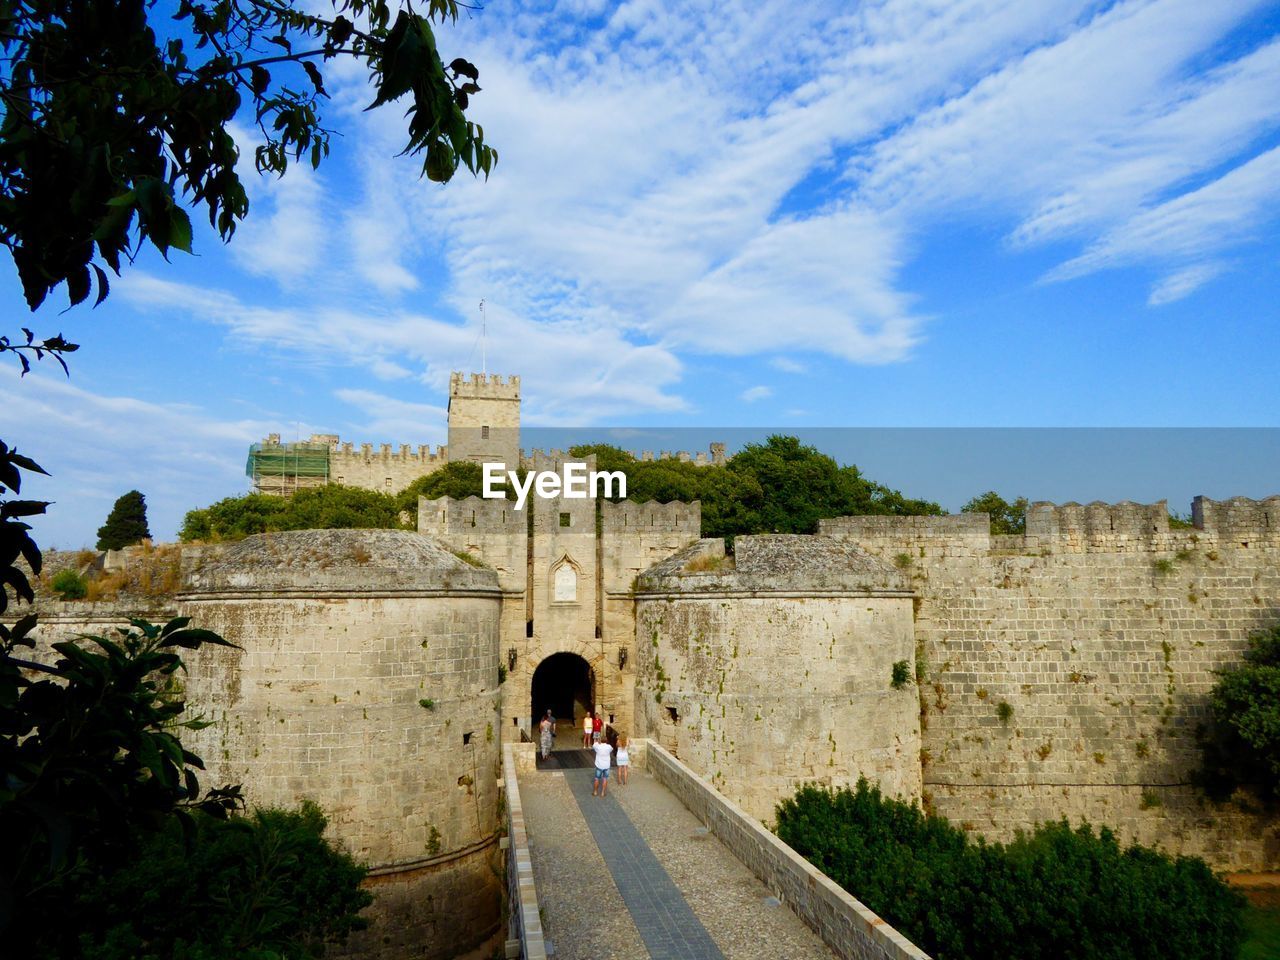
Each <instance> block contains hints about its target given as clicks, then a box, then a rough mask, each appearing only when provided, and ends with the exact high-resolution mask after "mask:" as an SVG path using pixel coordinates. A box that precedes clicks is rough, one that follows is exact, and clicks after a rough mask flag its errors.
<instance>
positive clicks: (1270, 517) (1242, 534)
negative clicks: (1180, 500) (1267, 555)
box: [1191, 496, 1280, 544]
mask: <svg viewBox="0 0 1280 960" xmlns="http://www.w3.org/2000/svg"><path fill="white" fill-rule="evenodd" d="M1191 520H1192V522H1193V523H1194V524H1195V525H1196V527H1197V528H1198V529H1200V530H1202V531H1204V532H1205V533H1216V534H1218V536H1219V537H1222V538H1224V539H1231V540H1238V541H1240V542H1241V544H1247V543H1250V542H1253V541H1262V542H1278V541H1280V496H1275V497H1267V499H1265V500H1250V499H1248V498H1247V497H1232V498H1231V499H1230V500H1210V499H1209V498H1208V497H1196V498H1195V500H1193V501H1192V502H1191Z"/></svg>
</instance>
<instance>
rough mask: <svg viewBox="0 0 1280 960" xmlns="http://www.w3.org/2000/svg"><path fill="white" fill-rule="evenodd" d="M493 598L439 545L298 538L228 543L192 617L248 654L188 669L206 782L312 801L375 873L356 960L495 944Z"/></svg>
mask: <svg viewBox="0 0 1280 960" xmlns="http://www.w3.org/2000/svg"><path fill="white" fill-rule="evenodd" d="M499 596H500V595H499V590H498V587H497V583H496V577H495V575H494V574H493V573H492V572H491V571H484V570H477V569H475V568H472V567H469V566H466V565H464V564H463V563H462V562H461V561H459V560H457V559H455V558H454V557H453V556H452V555H450V554H449V553H448V552H446V551H445V550H444V549H442V548H440V547H438V546H436V545H435V544H434V543H433V542H432V541H431V540H429V539H427V538H425V537H419V536H417V535H415V534H410V533H404V532H399V531H382V530H378V531H373V530H370V531H364V530H359V531H357V530H333V531H299V532H295V533H286V534H275V535H261V536H258V537H251V538H249V539H248V540H246V541H243V542H242V543H240V544H235V545H232V546H231V547H230V548H228V549H227V550H226V552H225V553H224V555H223V557H222V558H221V559H220V560H218V561H217V562H215V563H212V564H209V565H206V567H205V568H204V569H203V570H201V571H200V572H198V573H197V574H194V575H193V576H192V577H191V580H190V592H189V593H187V594H185V595H184V597H183V598H182V603H181V609H182V612H183V613H184V614H185V615H187V616H190V617H192V619H193V621H194V622H196V623H198V624H200V625H201V626H203V627H207V628H209V629H212V630H215V631H217V632H219V633H221V634H222V635H223V636H224V637H226V638H227V639H228V640H231V641H233V642H234V643H236V644H238V646H239V649H231V648H205V649H202V650H200V651H197V652H195V653H193V654H190V655H188V656H186V657H185V658H184V659H185V660H186V662H187V667H188V670H187V680H186V683H187V697H188V700H189V702H190V703H191V704H192V708H193V709H195V710H199V711H202V712H203V713H204V714H205V716H206V718H207V719H210V720H212V721H213V724H212V725H211V726H209V727H208V728H206V729H204V730H201V731H193V732H191V733H190V734H188V735H187V736H185V737H184V740H185V741H186V742H188V745H189V746H190V747H191V749H193V750H194V751H195V752H196V753H198V754H200V755H201V756H202V757H203V758H204V760H205V763H206V767H207V773H206V774H205V775H204V776H203V777H202V779H203V780H204V782H205V783H207V784H221V783H242V784H244V787H245V794H246V797H247V798H248V800H249V802H250V803H251V804H264V805H293V804H296V803H297V802H299V801H300V800H302V799H303V798H309V799H311V800H314V801H315V802H316V803H318V804H319V805H320V807H321V808H322V809H323V810H324V811H325V813H326V814H327V816H328V817H329V821H330V828H329V832H330V836H332V837H333V838H334V839H336V840H337V841H338V842H340V843H342V844H344V845H345V846H346V847H347V848H348V849H350V850H351V852H352V853H353V854H355V855H356V856H357V857H358V858H360V859H362V860H364V861H365V862H367V863H368V864H369V865H370V866H371V867H372V869H373V881H372V888H373V891H374V894H375V898H376V899H375V902H374V905H373V906H372V907H371V908H370V911H371V916H372V919H373V921H374V923H373V925H372V927H371V928H370V930H369V931H367V932H366V933H365V934H362V935H361V936H360V937H359V938H358V939H357V940H355V941H353V943H352V946H351V952H352V953H353V954H354V955H359V956H362V957H377V958H403V957H410V956H412V957H429V958H437V957H439V958H443V957H452V956H455V955H456V954H458V953H460V952H464V951H466V950H468V949H471V948H472V947H475V946H477V945H479V944H480V943H482V942H483V941H484V940H486V939H487V938H488V937H489V936H490V935H491V934H492V933H493V932H494V931H496V929H497V926H498V921H499V903H500V884H499V882H498V880H497V877H498V876H499V875H500V874H499V873H498V872H496V871H495V870H494V867H495V863H496V857H497V852H496V830H497V789H496V775H497V763H498V751H499V729H498V722H499V715H498V709H497V704H498V676H497V674H498V618H499Z"/></svg>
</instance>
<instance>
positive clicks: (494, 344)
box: [0, 0, 1280, 548]
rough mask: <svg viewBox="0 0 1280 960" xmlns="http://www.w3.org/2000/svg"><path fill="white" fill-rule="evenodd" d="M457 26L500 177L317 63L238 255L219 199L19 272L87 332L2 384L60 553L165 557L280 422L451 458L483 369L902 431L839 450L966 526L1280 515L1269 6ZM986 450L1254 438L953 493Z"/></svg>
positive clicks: (341, 70) (458, 45)
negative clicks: (295, 126)
mask: <svg viewBox="0 0 1280 960" xmlns="http://www.w3.org/2000/svg"><path fill="white" fill-rule="evenodd" d="M439 37H440V44H441V50H442V53H443V55H444V58H445V60H446V61H448V60H450V59H452V58H453V57H454V56H458V55H461V56H465V57H466V58H467V59H469V60H471V61H472V62H473V63H475V65H476V66H477V67H478V68H479V71H480V86H481V87H482V92H481V93H480V94H478V95H476V96H475V97H474V98H473V100H472V105H471V108H470V110H469V111H468V113H469V116H471V118H472V119H473V120H475V121H477V122H479V123H481V124H482V125H483V126H484V130H485V135H486V139H487V141H488V142H490V143H491V144H492V145H494V146H496V147H497V148H498V150H499V153H500V160H499V163H498V166H497V168H496V169H495V171H494V174H493V176H491V177H490V178H489V179H488V180H487V181H485V180H484V179H472V178H471V177H470V176H469V175H467V174H466V173H465V172H464V173H463V174H460V175H459V176H458V177H456V178H455V179H454V181H453V182H452V183H449V184H447V185H438V184H433V183H430V182H428V181H426V180H425V179H421V178H420V177H419V171H420V165H419V163H418V162H417V161H416V160H415V159H414V158H411V157H400V156H397V154H398V153H399V152H400V150H401V148H402V147H403V143H404V139H405V127H404V119H403V117H402V111H401V110H400V109H399V108H398V107H397V106H395V105H392V106H390V107H387V108H382V109H380V110H376V111H372V112H368V113H366V112H364V107H365V106H367V104H368V103H369V101H370V100H371V99H372V93H371V89H370V87H369V86H368V82H367V76H365V75H362V74H361V72H360V69H359V66H358V64H341V63H333V64H330V65H329V66H328V67H327V68H326V87H327V88H328V90H329V91H330V93H331V95H332V99H331V101H330V102H329V103H328V104H327V105H326V113H325V116H324V119H325V121H326V124H327V125H328V126H330V127H332V128H333V129H335V130H336V131H339V132H340V134H341V135H340V136H335V138H334V143H333V150H332V153H331V156H330V158H329V159H328V160H327V161H326V162H325V163H324V164H323V165H322V166H321V167H320V169H319V170H318V171H315V172H313V171H311V170H310V169H307V168H304V167H295V168H293V169H291V170H290V171H289V172H288V174H287V175H286V176H285V177H284V178H283V179H279V180H276V179H271V178H262V177H259V176H258V175H257V174H256V173H255V172H254V171H253V169H252V147H253V145H254V139H253V135H252V132H251V130H252V127H251V124H250V123H248V122H245V123H243V124H242V125H238V126H237V128H236V131H235V133H236V136H237V140H238V141H239V142H240V143H241V144H242V147H243V154H244V157H245V162H244V169H243V170H242V176H243V178H244V179H245V181H246V183H247V186H248V189H249V191H250V197H251V210H250V214H249V217H248V219H247V220H246V221H245V222H244V224H243V225H242V226H241V227H240V228H239V230H237V232H236V234H235V237H234V239H233V240H232V241H231V242H230V244H227V245H224V244H223V243H222V242H221V241H220V240H219V239H218V237H217V236H216V235H215V234H214V233H213V232H212V231H211V230H209V229H208V228H207V226H206V227H205V228H204V229H203V230H201V229H200V224H201V223H202V222H203V223H206V224H207V221H202V219H201V214H200V213H199V212H196V213H194V215H193V221H194V222H195V223H196V225H197V231H196V237H195V251H194V255H192V256H188V255H185V254H183V253H180V252H174V253H173V254H172V256H171V262H168V263H166V262H165V261H164V260H163V259H161V258H160V257H159V256H157V255H155V254H154V253H153V252H149V251H144V252H143V254H142V255H141V256H139V258H138V260H137V262H136V263H135V264H134V265H132V266H131V267H129V268H127V269H126V271H125V273H124V275H123V276H122V277H121V278H119V279H118V280H113V283H112V292H111V296H110V298H109V299H108V300H107V301H106V303H104V304H103V305H102V306H101V307H98V308H97V309H90V308H89V307H87V306H81V307H76V308H72V309H71V310H66V311H64V305H65V298H64V297H60V296H59V295H58V293H57V292H55V294H54V295H53V296H52V297H51V298H50V303H49V304H47V305H46V306H44V307H42V308H41V309H40V310H39V311H37V313H36V314H35V315H34V316H31V315H29V314H28V313H27V311H26V307H25V306H24V305H23V302H22V298H21V294H20V290H19V287H18V284H17V280H16V275H15V274H14V271H13V269H12V265H11V264H9V263H5V264H4V265H3V266H0V297H3V298H4V300H3V302H5V303H7V304H8V305H9V310H8V311H7V312H6V314H5V318H6V319H5V321H4V330H5V332H8V333H14V332H16V328H17V327H19V326H22V325H25V326H30V327H32V328H33V329H34V330H35V331H36V332H37V333H38V334H40V335H42V336H43V335H48V334H51V333H54V332H62V333H64V334H65V335H66V336H67V337H68V338H69V339H71V340H73V341H76V342H79V343H81V344H82V345H83V346H82V349H81V350H80V352H78V353H77V354H75V355H74V356H72V357H71V358H70V363H71V375H70V377H69V378H67V377H64V376H63V375H62V374H61V371H60V370H58V369H57V368H56V367H54V366H52V365H50V364H48V363H46V364H43V365H41V366H40V367H39V368H38V369H37V370H35V371H34V372H33V373H31V374H30V375H28V376H27V377H26V378H24V379H22V380H21V381H20V380H19V377H18V376H17V370H16V368H11V367H12V364H10V365H8V366H5V367H0V405H2V407H3V409H5V410H7V411H10V416H9V417H6V421H7V423H6V431H7V435H6V436H5V438H4V439H5V440H6V441H7V442H9V443H10V444H11V445H16V446H17V447H18V448H19V449H20V450H21V451H22V452H23V453H26V454H28V455H30V456H32V457H34V458H35V459H36V460H37V461H38V462H40V463H41V464H42V465H43V466H44V467H45V468H46V469H47V470H49V471H50V473H51V474H52V475H53V476H52V477H51V478H48V479H45V478H38V479H36V480H31V481H29V482H28V484H27V486H26V487H24V491H23V492H24V494H27V495H31V496H36V497H40V498H44V499H49V500H53V501H55V505H54V506H53V507H51V508H50V513H49V515H48V516H47V517H45V518H42V519H40V520H39V521H37V523H36V534H37V538H38V539H39V541H40V542H41V543H42V545H44V546H57V547H65V548H70V547H78V546H81V545H85V544H91V543H92V541H93V540H94V539H95V532H96V530H97V527H98V526H99V525H100V524H101V523H102V521H103V520H104V519H105V517H106V514H107V512H108V510H109V509H110V506H111V504H112V502H113V501H114V500H115V498H116V497H118V496H119V495H120V494H122V493H124V492H125V491H126V490H129V489H133V488H136V489H139V490H141V491H142V492H143V493H144V494H145V495H146V496H147V499H148V504H149V507H150V516H151V520H152V530H153V533H154V534H155V535H156V537H157V538H159V539H171V538H172V537H173V536H174V535H175V533H176V530H177V527H178V525H179V524H180V522H181V518H182V515H183V513H184V512H185V511H186V510H188V509H191V508H193V507H199V506H204V505H207V504H209V503H211V502H213V501H214V500H217V499H220V498H221V497H225V496H232V495H237V494H239V493H242V492H244V491H245V490H246V489H247V487H248V481H247V479H246V478H245V476H244V462H245V455H246V453H247V448H248V445H249V444H250V443H252V442H254V441H256V440H260V439H262V438H263V437H264V436H266V434H268V433H280V434H282V435H283V436H284V437H285V438H286V439H294V438H297V437H302V438H306V437H307V436H309V435H310V434H311V433H313V432H324V433H338V434H340V435H341V436H342V438H343V439H344V440H351V441H354V442H356V443H361V442H371V443H375V444H377V443H384V442H387V443H395V444H400V443H410V444H420V443H430V444H432V445H434V444H437V443H441V442H443V441H444V439H445V404H446V402H447V391H448V376H449V372H450V371H451V370H455V369H460V370H466V371H470V370H478V369H480V368H481V365H482V353H483V363H484V365H485V366H486V367H487V369H488V371H489V372H491V373H504V374H510V373H518V374H520V375H521V376H522V392H523V396H524V410H523V413H524V422H525V424H527V425H528V426H530V427H531V428H546V430H548V431H550V432H549V433H548V434H547V436H553V435H554V432H555V431H556V430H559V429H562V428H568V427H574V428H593V429H595V430H598V431H600V435H601V436H602V437H606V438H608V437H614V436H626V435H627V434H626V432H625V431H619V430H618V429H617V428H620V427H628V428H648V429H651V430H655V431H657V432H659V433H661V432H662V431H669V430H675V431H682V432H687V434H686V435H687V436H689V437H692V438H694V439H699V440H702V439H705V440H710V439H716V436H715V435H716V433H717V430H719V431H720V432H721V433H732V431H735V430H740V431H747V434H746V435H750V436H754V435H757V434H762V433H765V432H768V431H769V430H787V431H791V432H802V431H806V430H808V431H812V430H815V429H817V428H850V429H852V428H859V429H861V428H903V429H901V430H900V431H898V436H897V438H896V439H895V440H894V442H893V443H891V444H888V446H889V447H894V448H896V449H899V450H903V451H905V450H907V449H909V448H910V449H912V450H913V451H914V452H913V453H912V454H911V455H910V456H906V455H905V454H903V455H902V456H900V457H899V458H898V459H897V460H893V459H892V458H891V457H890V458H887V459H886V456H885V454H884V450H885V449H887V447H886V446H885V445H884V444H880V445H879V446H877V444H876V443H873V442H871V439H870V438H871V436H872V435H871V434H860V433H858V432H856V431H853V432H848V431H846V432H845V433H843V434H841V435H840V436H839V437H838V438H835V437H836V435H834V434H822V433H817V434H814V436H826V437H827V438H828V439H829V440H830V444H831V445H833V446H834V447H838V448H839V449H838V450H837V449H833V450H832V451H831V452H833V453H835V454H837V455H838V457H839V459H841V460H842V461H843V462H854V463H858V464H859V466H860V467H862V468H863V470H864V472H865V473H867V474H868V475H870V476H872V477H874V478H875V479H883V480H885V481H886V482H892V483H893V485H895V486H898V487H900V488H901V489H903V491H904V492H905V493H907V494H909V495H915V496H930V497H932V498H934V499H938V500H940V501H941V502H943V504H944V506H948V507H949V508H950V509H956V508H958V506H959V505H960V504H961V503H963V502H964V500H966V499H968V497H969V496H972V495H974V494H976V493H980V492H982V490H983V489H987V488H989V487H995V488H997V489H1000V490H1001V491H1002V492H1005V493H1006V494H1007V495H1009V496H1011V497H1012V496H1016V495H1019V494H1024V495H1028V496H1031V497H1032V498H1033V499H1037V498H1041V497H1042V496H1043V497H1044V498H1053V499H1060V500H1066V499H1076V500H1087V499H1092V498H1094V497H1095V496H1096V497H1101V498H1105V499H1122V498H1126V497H1129V498H1134V499H1139V498H1142V499H1158V498H1159V497H1161V496H1169V497H1170V498H1171V499H1176V498H1185V497H1187V496H1190V495H1191V494H1193V493H1195V492H1202V493H1206V494H1209V495H1212V496H1217V497H1222V496H1230V495H1236V494H1240V495H1248V496H1266V495H1269V494H1274V493H1280V470H1275V469H1270V467H1271V466H1272V465H1275V464H1277V463H1280V459H1278V458H1280V439H1278V438H1280V431H1277V430H1276V429H1275V428H1280V405H1278V404H1277V403H1276V394H1277V390H1276V367H1277V364H1276V357H1277V356H1278V355H1280V332H1278V331H1280V324H1277V319H1278V317H1277V314H1278V313H1280V269H1278V268H1280V224H1278V218H1277V214H1278V213H1280V107H1278V106H1277V104H1280V4H1278V3H1274V2H1273V3H1260V2H1243V0H1214V2H1212V3H1206V2H1204V0H1130V2H1120V3H1098V2H1079V0H1074V2H1073V0H1037V2H1034V3H1027V2H1025V0H1003V2H1001V0H933V2H923V0H902V2H882V3H863V4H856V5H855V4H851V3H848V2H839V0H837V2H824V0H811V2H808V3H804V4H796V3H773V2H768V0H757V2H753V3H750V4H747V3H740V2H735V0H714V2H712V0H688V2H684V3H681V4H674V3H661V2H656V0H635V2H626V3H621V4H611V3H604V2H598V0H545V2H528V3H522V2H517V0H492V2H487V3H485V4H484V6H483V9H480V10H475V11H470V12H464V15H463V17H462V18H460V19H459V21H458V22H457V23H456V24H454V25H450V26H445V27H442V28H441V29H440V31H439ZM481 300H484V302H485V317H486V326H487V337H485V339H484V344H483V349H482V345H481V337H480V321H481V313H480V310H479V304H480V301H481ZM978 427H981V428H1018V432H1017V433H1008V434H1001V433H999V432H996V433H992V434H990V436H993V437H997V438H999V437H1005V438H1013V437H1021V436H1029V435H1031V434H1034V433H1035V431H1034V430H1033V431H1031V434H1027V433H1026V432H1025V431H1026V429H1027V428H1131V427H1141V428H1162V429H1168V428H1199V429H1201V430H1202V428H1226V427H1231V428H1269V429H1252V430H1231V431H1222V430H1219V431H1217V432H1215V433H1213V434H1212V437H1213V440H1212V442H1201V441H1203V440H1204V438H1206V437H1209V436H1210V434H1209V433H1208V432H1203V430H1202V432H1199V433H1196V432H1189V433H1188V432H1183V433H1179V434H1177V436H1178V437H1179V438H1183V439H1185V438H1192V439H1190V440H1189V441H1187V442H1185V443H1184V442H1183V439H1179V440H1178V442H1177V443H1175V444H1174V445H1173V448H1176V449H1178V450H1185V455H1184V456H1182V457H1180V458H1175V459H1174V460H1173V461H1170V460H1169V458H1168V457H1148V458H1146V459H1142V458H1141V457H1139V455H1138V454H1137V453H1133V452H1132V450H1136V449H1138V448H1143V449H1156V448H1158V447H1159V446H1160V439H1159V438H1161V437H1164V438H1167V437H1171V436H1173V434H1165V433H1159V432H1153V431H1148V432H1147V433H1146V434H1144V436H1145V437H1147V438H1148V439H1147V440H1146V441H1144V442H1143V443H1134V444H1125V443H1123V442H1120V443H1117V438H1123V437H1124V436H1125V434H1122V433H1109V432H1107V431H1098V430H1094V431H1084V432H1083V433H1077V434H1073V436H1078V437H1085V436H1096V437H1097V438H1102V439H1098V440H1097V441H1096V442H1097V443H1101V444H1102V446H1101V447H1098V448H1089V449H1088V450H1086V451H1085V452H1084V453H1083V454H1080V453H1079V448H1078V447H1076V446H1072V445H1071V444H1067V445H1066V447H1065V448H1064V449H1066V450H1070V451H1073V453H1072V454H1071V455H1072V456H1075V457H1076V458H1077V460H1076V466H1075V467H1074V468H1071V469H1068V468H1067V467H1066V466H1064V464H1065V463H1066V461H1065V460H1063V459H1062V458H1057V459H1055V458H1054V457H1051V456H1048V455H1047V453H1046V451H1047V450H1049V449H1058V448H1057V447H1056V446H1055V445H1054V444H1052V443H1048V442H1047V441H1045V440H1044V439H1043V438H1041V439H1039V440H1036V441H1034V442H1033V443H1032V444H1031V445H1030V446H1026V445H1022V446H1020V445H1019V443H1021V441H1019V442H1018V443H1003V442H1002V441H1001V440H994V441H992V442H990V443H989V444H988V445H987V446H984V447H981V449H984V450H988V449H989V450H990V451H991V455H990V458H989V459H986V458H984V459H983V460H982V461H981V463H980V467H982V468H984V469H985V473H984V469H978V470H971V469H967V468H966V470H964V471H956V470H954V469H952V468H951V466H949V464H950V465H952V466H953V465H954V463H955V454H954V450H955V449H957V447H956V444H959V447H958V449H964V447H965V441H964V439H963V438H964V437H966V436H969V437H972V436H973V435H972V434H966V433H964V432H961V431H954V430H953V428H978ZM925 428H927V429H925ZM940 429H941V430H953V432H952V433H948V434H935V433H930V431H934V430H940ZM610 431H613V432H610ZM986 435H987V434H985V433H984V436H986ZM1044 436H1051V434H1045V435H1044ZM938 437H944V438H946V439H942V440H939V439H938ZM957 438H960V439H957ZM1195 438H1199V439H1195ZM948 444H950V446H948ZM1224 444H1225V446H1224ZM526 445H527V446H532V445H533V444H532V443H530V444H526ZM624 445H627V444H624ZM702 446H703V447H704V448H705V443H702ZM930 450H932V451H934V453H933V456H932V458H930V457H929V456H926V455H925V453H926V452H927V451H930ZM944 450H949V451H953V452H951V453H947V454H944V453H943V452H942V451H944ZM1126 450H1129V451H1130V452H1129V453H1126ZM1001 451H1003V457H1002V456H1001V455H1000V452H1001ZM1011 451H1012V452H1011ZM1097 451H1103V452H1097ZM1106 451H1110V452H1106ZM1066 455H1067V454H1065V453H1064V454H1063V456H1064V457H1065V456H1066ZM1081 456H1083V458H1084V459H1083V462H1086V463H1094V464H1095V466H1094V468H1093V469H1083V470H1082V469H1079V462H1081V461H1080V459H1079V458H1080V457H1081ZM1126 456H1131V457H1133V458H1134V459H1135V463H1134V464H1126V463H1124V462H1123V461H1124V459H1125V457H1126ZM1095 457H1096V458H1097V459H1096V461H1095V460H1094V458H1095ZM1139 460H1140V461H1141V462H1137V461H1139ZM1259 463H1261V464H1263V465H1265V466H1266V467H1267V469H1262V470H1259V469H1258V464H1259ZM873 468H877V469H879V471H880V475H877V473H876V472H875V469H873ZM1104 476H1105V477H1111V478H1112V481H1111V482H1110V483H1103V482H1100V481H1099V479H1098V478H1099V477H1104ZM1138 476H1142V477H1144V478H1145V479H1142V480H1138V479H1136V478H1137V477H1138ZM1268 478H1274V480H1272V481H1269V480H1268ZM1068 480H1069V481H1070V482H1069V483H1068V482H1066V481H1068ZM983 481H986V482H983ZM1178 509H1180V510H1185V509H1186V506H1185V499H1183V500H1182V502H1180V503H1179V504H1178Z"/></svg>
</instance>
